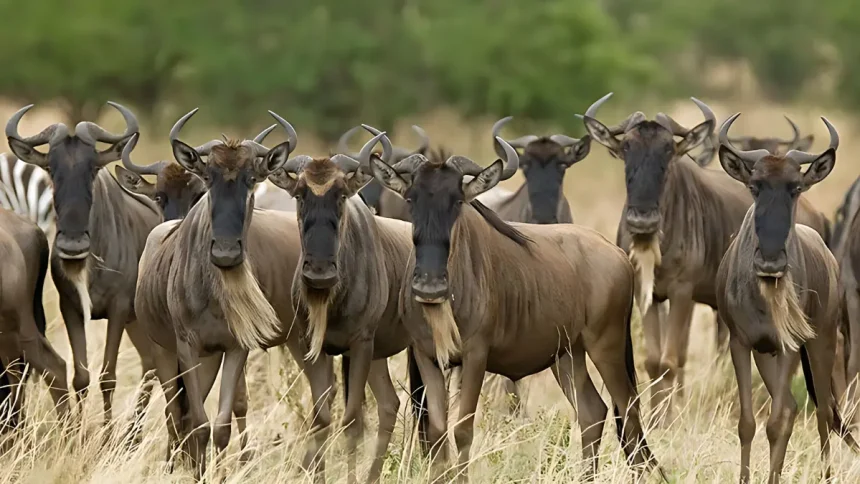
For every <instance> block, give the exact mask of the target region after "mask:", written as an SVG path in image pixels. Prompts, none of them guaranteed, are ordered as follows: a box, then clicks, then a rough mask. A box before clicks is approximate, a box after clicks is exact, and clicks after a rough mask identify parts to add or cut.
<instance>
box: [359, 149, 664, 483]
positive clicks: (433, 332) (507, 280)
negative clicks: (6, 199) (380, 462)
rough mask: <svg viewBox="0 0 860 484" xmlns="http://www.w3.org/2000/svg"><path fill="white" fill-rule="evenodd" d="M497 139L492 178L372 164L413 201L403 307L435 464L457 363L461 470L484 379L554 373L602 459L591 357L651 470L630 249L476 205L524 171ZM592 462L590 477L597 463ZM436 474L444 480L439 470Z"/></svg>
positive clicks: (420, 160) (464, 170)
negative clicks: (447, 378)
mask: <svg viewBox="0 0 860 484" xmlns="http://www.w3.org/2000/svg"><path fill="white" fill-rule="evenodd" d="M497 142H499V143H500V144H501V146H502V147H503V148H504V151H505V160H506V161H505V162H503V161H502V160H497V161H496V162H495V163H493V164H492V165H490V166H489V167H488V168H486V169H482V168H481V167H480V166H478V165H477V164H476V163H475V162H473V161H472V160H469V159H468V158H465V157H462V156H452V157H451V158H449V159H448V160H447V161H445V162H443V163H431V162H429V161H428V160H427V158H425V157H424V156H422V155H413V156H410V157H408V158H406V159H404V160H403V161H401V162H400V163H398V164H396V165H394V166H393V167H392V166H389V165H386V164H385V163H383V162H382V161H380V160H378V159H373V160H372V163H373V164H372V167H373V173H374V176H375V177H376V178H377V179H379V180H380V181H381V182H382V183H383V184H385V185H386V186H387V187H388V188H391V189H392V190H395V191H396V192H398V193H399V194H400V195H401V196H402V197H404V198H405V199H406V200H408V201H409V202H410V209H411V214H412V219H413V244H414V246H415V249H414V251H413V256H412V257H411V260H410V266H409V269H408V273H411V277H407V278H406V279H405V280H404V284H403V287H402V292H401V298H400V301H401V308H402V310H403V312H404V316H403V317H404V322H405V324H406V325H407V328H408V329H409V332H410V334H411V335H412V338H413V349H414V351H413V356H414V359H415V363H416V364H417V366H418V369H419V372H418V373H420V377H421V378H422V379H423V381H424V383H425V384H426V385H427V391H426V397H427V409H428V414H427V420H424V428H425V432H426V435H427V436H428V437H429V440H430V442H432V443H434V449H433V455H434V457H437V459H436V461H435V462H436V464H441V463H442V462H443V461H444V460H445V459H444V457H445V454H446V449H445V445H444V436H445V435H446V430H447V401H446V400H447V392H446V391H445V383H444V377H443V373H442V370H443V369H444V368H445V367H447V366H448V365H449V364H451V365H461V366H462V375H463V378H462V387H461V393H460V419H458V425H457V427H456V428H455V430H454V437H455V440H456V443H457V448H458V450H459V459H458V463H459V465H460V466H465V465H466V464H467V463H468V462H469V460H470V451H471V444H472V438H473V431H474V430H473V424H474V412H475V409H476V406H477V404H478V397H479V394H480V390H481V384H482V381H483V377H484V372H485V371H489V372H492V373H497V374H501V375H504V376H506V377H508V378H511V379H512V380H518V379H520V378H522V377H524V376H528V375H532V374H534V373H537V372H539V371H542V370H544V369H546V368H548V367H552V368H553V371H554V374H555V376H556V378H557V380H558V382H559V384H560V385H561V387H562V389H563V390H564V392H565V395H566V396H567V398H568V399H569V400H570V401H571V403H573V401H574V398H575V399H576V400H577V403H578V404H579V405H578V407H579V410H580V411H579V420H580V425H581V428H582V429H583V434H582V438H583V452H584V454H585V457H586V458H587V459H592V458H593V457H594V456H595V453H596V451H597V447H598V444H599V441H600V437H601V434H602V429H603V421H604V419H605V418H606V406H605V404H604V403H603V401H602V399H601V398H600V395H599V394H598V393H597V390H596V389H595V388H594V385H593V383H592V381H591V379H590V377H589V376H588V372H587V371H586V368H585V352H586V351H588V353H589V355H590V356H591V359H592V361H593V362H594V363H595V365H596V366H597V368H598V370H599V371H600V373H601V375H602V376H603V379H604V382H605V383H606V386H607V388H608V389H609V392H610V394H611V395H612V399H613V402H614V404H615V410H616V416H618V417H619V421H618V422H617V424H618V430H619V437H620V440H621V445H622V448H623V449H624V451H625V452H626V453H627V455H628V458H629V459H630V460H631V461H632V462H633V463H634V464H637V465H648V466H653V465H655V462H654V460H653V456H652V455H651V453H650V450H649V448H648V446H647V444H646V442H645V436H644V433H643V429H642V426H641V422H640V417H639V407H638V403H637V401H636V383H635V380H636V376H635V370H634V368H633V353H632V351H633V349H632V344H631V341H630V332H629V330H630V327H629V325H630V314H631V311H632V302H633V269H632V267H631V266H630V263H629V262H628V261H627V258H626V257H625V256H624V253H623V252H622V251H621V250H619V249H618V248H617V247H615V246H614V245H613V244H611V243H610V242H609V241H607V240H606V239H605V238H604V237H602V236H601V235H599V234H598V233H597V232H595V231H593V230H591V229H588V228H585V227H580V226H576V225H568V224H562V225H529V224H516V225H509V224H507V223H505V222H503V221H502V220H501V219H499V218H498V216H497V215H496V214H495V213H494V212H493V211H491V210H489V209H488V208H486V207H484V206H483V205H481V204H480V203H475V202H473V200H474V198H475V197H476V196H477V195H479V194H480V193H483V192H485V191H487V190H489V189H491V188H492V187H493V186H495V185H496V184H497V183H498V182H499V181H500V180H503V179H506V178H510V177H511V176H512V175H513V174H514V173H515V172H516V170H517V159H518V156H517V153H516V151H515V150H514V149H513V148H512V147H511V146H510V145H508V144H507V143H505V142H504V140H502V139H500V138H497ZM464 176H471V177H473V179H472V180H471V181H464V180H463V177H464ZM584 281H588V282H587V283H585V282H584ZM419 411H420V415H421V416H422V420H423V416H424V413H423V408H420V409H419ZM621 419H626V420H624V421H623V423H622V422H621V421H620V420H621ZM440 454H441V455H440ZM592 464H593V465H592V466H591V467H590V469H589V471H588V472H589V475H591V473H593V472H594V471H595V470H596V460H593V461H592ZM434 468H435V470H436V472H435V473H437V474H438V472H439V470H440V468H439V465H436V466H434ZM464 474H465V473H464Z"/></svg>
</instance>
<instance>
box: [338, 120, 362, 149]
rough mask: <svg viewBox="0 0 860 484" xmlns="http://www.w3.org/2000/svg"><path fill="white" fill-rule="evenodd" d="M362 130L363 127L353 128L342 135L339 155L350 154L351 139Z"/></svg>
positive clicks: (339, 140)
mask: <svg viewBox="0 0 860 484" xmlns="http://www.w3.org/2000/svg"><path fill="white" fill-rule="evenodd" d="M359 129H361V126H353V127H352V128H350V129H349V131H347V132H346V133H344V134H342V135H340V138H339V139H338V140H337V151H338V152H339V153H343V154H347V153H349V143H348V142H349V139H350V138H352V136H353V135H354V134H355V132H356V131H358V130H359Z"/></svg>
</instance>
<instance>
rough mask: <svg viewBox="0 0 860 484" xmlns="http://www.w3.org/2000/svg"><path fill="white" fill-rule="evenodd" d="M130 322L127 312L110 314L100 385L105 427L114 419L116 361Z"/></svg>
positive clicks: (116, 311)
mask: <svg viewBox="0 0 860 484" xmlns="http://www.w3.org/2000/svg"><path fill="white" fill-rule="evenodd" d="M126 321H128V311H127V310H114V311H110V313H109V314H108V324H107V338H105V354H104V361H103V363H102V373H101V375H100V376H99V384H100V386H101V390H102V399H103V400H104V415H105V425H107V424H109V423H110V421H111V420H112V418H113V411H112V408H113V403H112V402H113V392H114V390H115V389H116V360H117V357H118V356H119V344H120V343H121V342H122V331H123V329H125V323H126Z"/></svg>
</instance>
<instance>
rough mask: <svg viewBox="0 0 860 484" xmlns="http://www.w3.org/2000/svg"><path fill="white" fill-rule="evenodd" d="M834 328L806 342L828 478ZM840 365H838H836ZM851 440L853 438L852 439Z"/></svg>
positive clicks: (823, 459)
mask: <svg viewBox="0 0 860 484" xmlns="http://www.w3.org/2000/svg"><path fill="white" fill-rule="evenodd" d="M835 340H836V328H830V329H829V330H826V331H821V330H819V331H818V334H817V335H816V337H815V338H814V339H812V340H810V341H809V342H807V344H806V345H805V346H806V350H807V355H808V360H809V366H810V368H811V370H812V381H813V385H812V388H814V391H815V403H816V408H815V415H816V417H817V419H818V437H819V439H820V441H821V459H822V463H823V465H824V469H825V470H824V479H825V480H827V481H829V480H830V432H831V431H832V430H833V428H834V415H833V397H832V395H831V393H830V389H831V373H832V368H833V367H834V364H833V362H834V359H835V356H836V355H835V354H834V351H833V348H834V345H835V343H836V341H835ZM836 366H840V365H836ZM852 442H853V439H852Z"/></svg>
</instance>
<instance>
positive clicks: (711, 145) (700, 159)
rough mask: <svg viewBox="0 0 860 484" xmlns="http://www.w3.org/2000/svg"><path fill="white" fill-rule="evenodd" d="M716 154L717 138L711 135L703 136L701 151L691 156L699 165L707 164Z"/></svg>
mask: <svg viewBox="0 0 860 484" xmlns="http://www.w3.org/2000/svg"><path fill="white" fill-rule="evenodd" d="M716 154H717V139H716V136H714V135H711V136H708V137H707V138H705V141H703V142H702V152H701V153H699V156H697V157H695V158H693V159H694V160H695V161H696V164H698V165H699V166H708V165H710V164H711V162H712V161H714V155H716Z"/></svg>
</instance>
